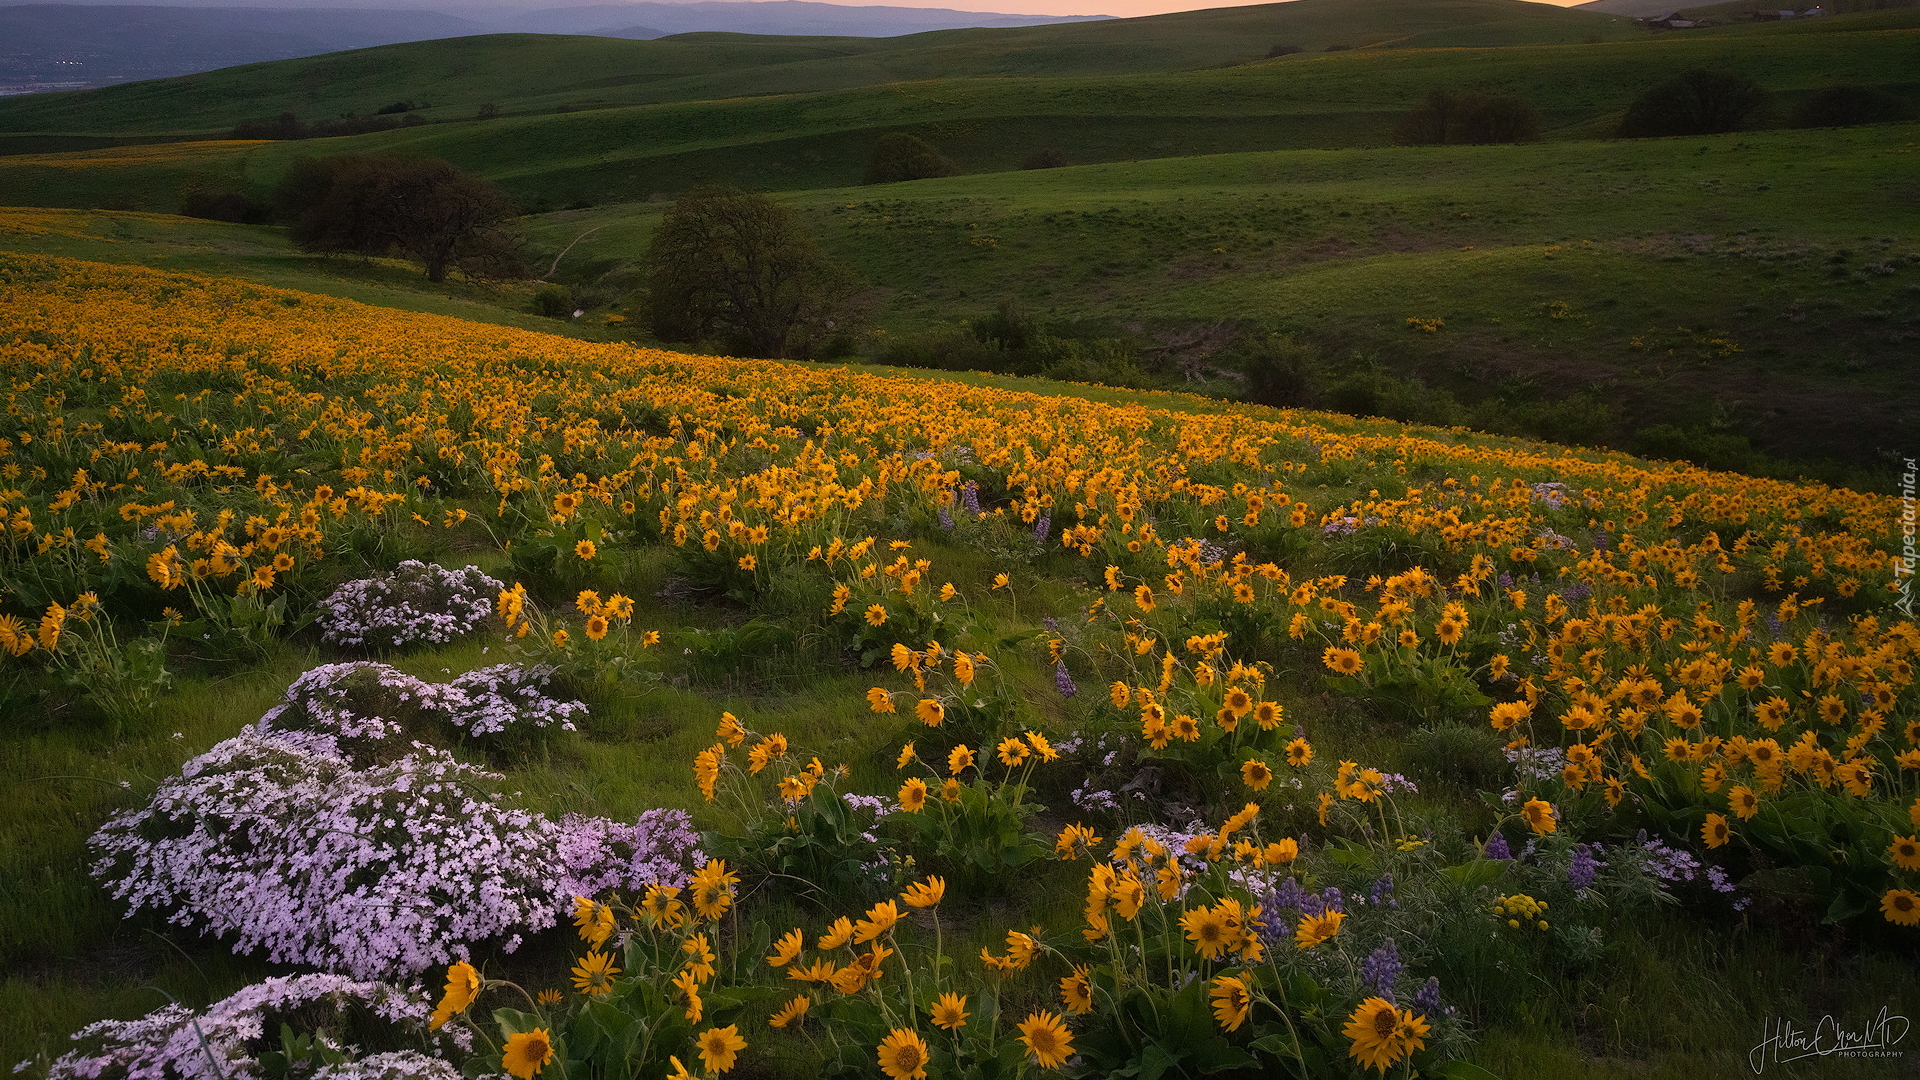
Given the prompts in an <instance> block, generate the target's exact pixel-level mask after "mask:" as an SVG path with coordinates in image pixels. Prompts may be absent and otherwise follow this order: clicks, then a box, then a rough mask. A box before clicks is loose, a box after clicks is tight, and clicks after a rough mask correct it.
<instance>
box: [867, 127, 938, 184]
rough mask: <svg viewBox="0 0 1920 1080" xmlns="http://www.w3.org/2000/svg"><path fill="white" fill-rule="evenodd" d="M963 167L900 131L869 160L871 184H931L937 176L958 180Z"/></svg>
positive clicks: (877, 147) (886, 139)
mask: <svg viewBox="0 0 1920 1080" xmlns="http://www.w3.org/2000/svg"><path fill="white" fill-rule="evenodd" d="M959 172H960V167H959V166H957V165H955V164H954V163H953V162H952V161H951V160H950V159H948V158H947V157H945V156H944V155H942V154H941V153H940V152H939V151H938V150H935V149H934V148H933V147H932V146H931V145H929V144H928V143H927V142H926V140H924V139H920V138H917V137H915V136H912V135H909V134H907V133H906V132H904V131H896V132H892V133H891V134H887V135H882V136H881V137H880V141H879V142H878V143H876V144H874V147H873V156H872V157H870V158H868V159H867V176H866V180H865V181H864V182H865V183H868V184H892V183H897V182H899V181H901V180H927V179H931V178H933V177H936V176H954V175H957V174H958V173H959Z"/></svg>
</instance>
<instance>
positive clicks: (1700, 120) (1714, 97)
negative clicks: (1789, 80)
mask: <svg viewBox="0 0 1920 1080" xmlns="http://www.w3.org/2000/svg"><path fill="white" fill-rule="evenodd" d="M1766 102H1767V92H1766V91H1765V90H1762V89H1760V84H1758V83H1756V82H1754V81H1753V80H1752V79H1749V78H1748V77H1746V76H1745V75H1740V74H1737V73H1735V72H1731V71H1710V70H1708V69H1706V68H1694V69H1692V70H1690V71H1683V72H1681V73H1680V74H1679V75H1677V76H1675V77H1674V78H1672V79H1669V80H1667V81H1666V82H1663V83H1661V84H1660V85H1658V86H1655V87H1653V88H1652V89H1650V90H1648V91H1647V92H1645V93H1643V94H1641V95H1640V96H1639V97H1637V98H1635V99H1633V104H1632V105H1629V106H1628V107H1627V115H1626V117H1625V118H1624V119H1622V120H1621V121H1620V134H1622V135H1624V136H1626V137H1627V138H1630V139H1640V138H1648V137H1652V136H1659V135H1718V134H1721V133H1723V132H1728V131H1732V130H1733V129H1735V128H1737V127H1739V126H1740V125H1741V124H1742V123H1744V122H1746V121H1747V119H1748V118H1750V117H1751V116H1753V114H1754V113H1756V112H1758V111H1759V110H1760V107H1761V106H1762V105H1765V104H1766Z"/></svg>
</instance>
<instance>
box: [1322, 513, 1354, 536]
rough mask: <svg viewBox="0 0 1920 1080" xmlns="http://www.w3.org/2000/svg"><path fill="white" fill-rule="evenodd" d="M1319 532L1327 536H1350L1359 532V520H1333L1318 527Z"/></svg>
mask: <svg viewBox="0 0 1920 1080" xmlns="http://www.w3.org/2000/svg"><path fill="white" fill-rule="evenodd" d="M1320 531H1321V532H1322V533H1324V534H1326V535H1327V536H1352V535H1353V534H1354V533H1356V532H1359V531H1360V519H1359V518H1357V517H1352V516H1348V517H1343V518H1334V519H1333V520H1332V521H1329V522H1327V523H1326V524H1325V525H1322V526H1320Z"/></svg>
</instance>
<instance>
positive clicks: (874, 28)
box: [463, 0, 1110, 38]
mask: <svg viewBox="0 0 1920 1080" xmlns="http://www.w3.org/2000/svg"><path fill="white" fill-rule="evenodd" d="M463 14H464V12H463ZM468 17H469V18H473V19H476V21H485V22H487V23H489V24H490V25H492V26H494V27H496V28H497V29H501V30H512V31H518V32H521V33H533V34H602V35H606V36H610V37H629V38H644V37H659V36H662V35H663V34H690V33H701V32H705V31H721V32H725V33H734V34H782V35H788V34H793V35H806V36H814V37H898V36H900V35H902V34H921V33H925V32H927V31H929V30H960V29H965V28H967V27H974V26H988V27H993V26H1042V25H1046V24H1049V23H1064V22H1094V21H1099V20H1104V19H1108V18H1110V16H1106V15H1005V14H999V13H996V12H989V11H954V10H952V9H949V8H911V7H884V6H878V5H876V6H871V7H869V6H863V5H849V4H824V3H816V2H813V0H698V2H695V3H672V2H668V3H659V2H650V0H642V2H640V3H632V4H596V5H593V6H590V7H566V8H546V9H539V10H532V11H523V12H519V13H516V14H512V15H501V16H495V17H492V18H486V17H484V16H480V15H478V14H477V13H476V14H471V15H468ZM653 30H657V31H658V33H652V32H651V31H653ZM635 31H643V32H635Z"/></svg>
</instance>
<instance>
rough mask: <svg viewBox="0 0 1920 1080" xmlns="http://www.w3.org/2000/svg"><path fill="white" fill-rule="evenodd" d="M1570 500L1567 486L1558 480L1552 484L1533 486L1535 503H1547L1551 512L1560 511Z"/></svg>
mask: <svg viewBox="0 0 1920 1080" xmlns="http://www.w3.org/2000/svg"><path fill="white" fill-rule="evenodd" d="M1569 498H1570V496H1568V494H1567V485H1565V484H1562V483H1560V482H1559V481H1557V480H1556V481H1552V482H1550V483H1545V484H1535V485H1533V499H1534V501H1535V502H1543V503H1546V504H1547V509H1549V510H1558V509H1560V508H1561V507H1563V506H1565V505H1567V501H1568V499H1569Z"/></svg>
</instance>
